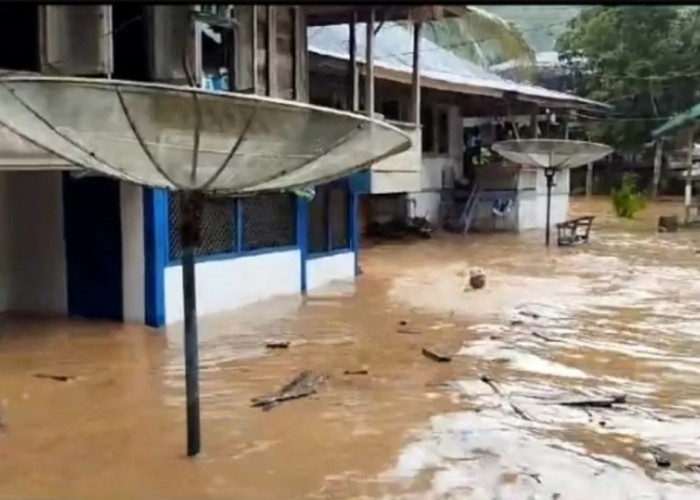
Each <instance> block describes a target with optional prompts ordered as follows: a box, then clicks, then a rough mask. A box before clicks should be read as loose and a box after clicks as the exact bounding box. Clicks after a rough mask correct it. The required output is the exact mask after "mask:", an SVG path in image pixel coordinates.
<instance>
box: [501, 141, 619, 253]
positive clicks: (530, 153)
mask: <svg viewBox="0 0 700 500" xmlns="http://www.w3.org/2000/svg"><path fill="white" fill-rule="evenodd" d="M492 148H493V150H494V151H495V152H496V153H498V154H499V155H501V156H502V157H504V158H505V159H506V160H509V161H511V162H513V163H517V164H520V165H527V166H529V167H534V168H541V169H543V170H544V175H545V177H546V178H547V223H546V224H547V226H546V228H545V244H546V245H547V246H549V232H550V227H549V225H550V217H551V213H550V212H551V206H552V186H553V185H554V174H555V173H556V172H557V171H559V170H563V169H567V168H576V167H580V166H581V165H586V164H588V163H593V162H594V161H598V160H600V159H601V158H604V157H605V156H607V155H609V154H610V153H612V152H613V148H611V147H610V146H606V145H605V144H599V143H596V142H585V141H569V140H563V139H520V140H509V141H501V142H497V143H495V144H494V145H493V146H492Z"/></svg>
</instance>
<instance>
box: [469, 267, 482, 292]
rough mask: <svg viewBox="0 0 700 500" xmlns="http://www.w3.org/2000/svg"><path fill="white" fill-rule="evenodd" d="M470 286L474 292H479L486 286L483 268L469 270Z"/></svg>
mask: <svg viewBox="0 0 700 500" xmlns="http://www.w3.org/2000/svg"><path fill="white" fill-rule="evenodd" d="M469 286H470V287H472V289H474V290H479V289H481V288H484V286H486V274H485V273H484V271H483V270H482V269H481V268H479V267H474V268H472V269H470V270H469ZM465 289H466V287H465Z"/></svg>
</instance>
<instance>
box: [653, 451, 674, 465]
mask: <svg viewBox="0 0 700 500" xmlns="http://www.w3.org/2000/svg"><path fill="white" fill-rule="evenodd" d="M649 452H650V453H651V456H652V457H654V462H656V465H657V466H658V467H664V468H665V467H671V458H670V457H669V456H668V455H666V453H665V452H664V451H663V450H662V449H660V448H652V449H650V450H649Z"/></svg>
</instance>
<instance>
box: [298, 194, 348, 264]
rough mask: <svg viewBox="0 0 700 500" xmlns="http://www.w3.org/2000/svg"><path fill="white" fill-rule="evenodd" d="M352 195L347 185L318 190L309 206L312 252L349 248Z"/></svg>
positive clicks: (309, 243) (309, 232) (310, 245)
mask: <svg viewBox="0 0 700 500" xmlns="http://www.w3.org/2000/svg"><path fill="white" fill-rule="evenodd" d="M350 242H351V235H350V193H349V191H348V187H347V186H344V185H335V186H330V187H329V186H324V187H320V188H319V187H317V188H316V195H315V196H314V198H313V200H312V201H311V203H310V204H309V229H308V245H309V253H311V254H319V253H326V252H330V251H333V250H342V249H346V248H350Z"/></svg>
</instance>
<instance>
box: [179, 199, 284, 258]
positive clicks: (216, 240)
mask: <svg viewBox="0 0 700 500" xmlns="http://www.w3.org/2000/svg"><path fill="white" fill-rule="evenodd" d="M296 203H297V202H296V197H295V196H294V195H293V194H291V193H270V194H259V195H255V196H250V197H245V198H214V197H208V198H206V199H205V201H204V204H203V210H202V220H201V233H200V234H201V243H200V245H199V246H198V247H197V248H196V249H195V257H196V258H197V260H207V259H221V258H234V257H237V256H241V255H248V254H251V253H264V252H269V251H280V250H284V249H287V248H290V247H295V246H296V245H297V208H296ZM181 207H182V205H181V197H180V195H179V194H178V193H169V195H168V242H169V245H168V260H169V262H170V263H171V264H177V263H179V261H180V258H181V257H182V243H181V241H180V233H179V230H178V227H179V223H180V219H181V216H182V212H181Z"/></svg>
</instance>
